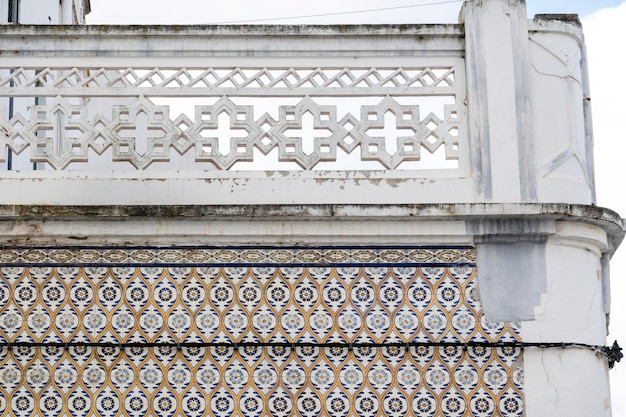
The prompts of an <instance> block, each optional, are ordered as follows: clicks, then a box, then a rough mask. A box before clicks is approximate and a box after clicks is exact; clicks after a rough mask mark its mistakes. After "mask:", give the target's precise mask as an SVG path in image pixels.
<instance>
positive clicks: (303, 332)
mask: <svg viewBox="0 0 626 417" xmlns="http://www.w3.org/2000/svg"><path fill="white" fill-rule="evenodd" d="M57 251H58V252H57ZM83 251H84V252H83ZM85 253H91V254H92V255H90V256H91V259H92V260H97V261H98V262H85V261H84V259H85V258H84V257H85V256H86V255H84V254H85ZM174 253H176V254H178V256H179V258H178V259H177V261H175V262H173V263H172V264H166V263H167V262H165V261H164V259H170V260H172V259H174V255H173V254H174ZM224 253H229V254H230V255H229V259H232V261H231V262H228V261H224V260H223V259H225V258H226V257H225V256H224V258H223V259H222V258H220V259H222V260H221V261H220V262H219V263H218V262H215V263H210V262H207V263H205V262H204V261H205V260H213V261H215V260H216V259H218V258H219V257H220V256H222V255H220V254H224ZM253 253H254V255H252V254H253ZM9 254H13V255H11V256H14V258H12V259H14V260H15V262H13V263H5V264H4V266H3V267H2V268H1V269H0V272H1V274H0V337H1V338H2V339H3V341H4V342H9V343H19V342H29V343H33V342H34V343H58V344H59V345H56V346H47V347H35V346H19V347H18V346H12V347H10V348H8V347H6V346H5V347H4V348H2V349H1V350H0V415H11V416H13V415H41V416H61V415H81V416H83V415H85V416H87V415H89V416H91V415H98V416H118V415H137V416H146V415H154V416H174V415H176V416H178V415H180V416H183V415H184V416H190V415H206V414H210V415H217V416H232V415H235V416H283V415H284V416H290V415H294V414H298V415H302V416H370V415H371V416H374V415H386V416H407V415H419V416H442V415H445V416H463V415H468V414H471V415H475V416H492V415H495V414H498V415H500V414H501V415H503V416H519V415H522V414H523V400H522V384H523V382H522V381H523V371H522V366H521V355H520V353H521V352H520V350H519V349H515V348H504V347H498V348H493V347H481V346H478V347H477V346H463V344H464V343H471V342H499V341H518V340H519V335H518V333H517V330H516V327H515V326H514V324H510V323H490V322H488V321H486V320H485V318H484V317H483V315H482V312H481V309H480V305H479V303H478V301H477V300H476V285H477V284H476V268H475V267H474V266H473V263H472V262H473V259H474V252H473V250H472V249H469V248H443V249H442V248H370V249H363V248H335V249H332V248H331V249H314V248H308V249H288V248H286V249H276V248H273V249H254V250H252V249H236V248H228V249H222V250H220V249H198V248H194V249H163V248H160V249H151V248H143V249H107V248H102V249H98V248H92V249H71V248H70V249H58V250H55V249H46V248H22V249H15V250H4V251H3V252H2V255H0V257H1V258H2V259H4V260H5V261H6V260H7V259H8V258H9ZM33 254H36V255H33ZM112 254H117V255H116V256H113V255H112ZM199 254H202V255H199ZM363 254H368V255H363ZM81 257H82V258H81ZM194 257H196V258H197V259H200V258H202V260H203V262H191V261H190V259H193V258H194ZM62 258H64V259H67V260H68V261H67V262H59V260H60V259H62ZM253 258H254V259H256V260H258V262H256V263H255V262H253ZM365 258H367V259H371V261H364V260H363V261H360V262H355V261H356V260H359V259H365ZM81 259H82V260H81ZM141 259H145V260H146V261H145V263H143V264H141V262H140V260H141ZM305 259H310V261H308V262H305V261H304V260H305ZM330 259H334V260H335V261H333V262H329V260H330ZM51 260H55V262H51ZM120 260H124V261H126V262H128V264H125V265H124V264H122V263H121V262H119V261H120ZM183 260H184V262H183ZM268 260H272V261H273V262H268ZM76 342H84V343H98V342H110V343H114V344H121V343H126V344H133V343H134V344H137V345H136V346H135V347H130V346H129V347H120V346H113V345H112V346H108V347H95V346H74V345H68V346H63V344H65V343H68V344H70V343H76ZM271 342H278V343H284V344H285V345H281V346H259V345H255V344H258V343H271ZM409 342H448V343H458V345H455V346H438V347H437V346H432V345H431V346H426V345H425V346H410V345H406V344H407V343H409ZM146 343H156V344H159V343H162V344H163V343H165V344H170V345H161V346H156V347H149V346H145V344H146ZM186 343H214V344H220V343H222V344H224V345H219V346H218V345H215V346H189V345H185V344H186ZM320 343H326V344H329V343H336V344H337V345H336V346H328V347H323V346H319V345H318V344H320ZM177 344H178V345H180V346H179V347H177V346H176V345H177ZM234 344H241V346H234ZM351 344H355V345H354V346H351ZM367 344H374V346H367Z"/></svg>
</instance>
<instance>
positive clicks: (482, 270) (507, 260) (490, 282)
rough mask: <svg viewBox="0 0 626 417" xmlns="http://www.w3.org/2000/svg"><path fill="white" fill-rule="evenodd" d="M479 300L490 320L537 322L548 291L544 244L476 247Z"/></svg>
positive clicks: (484, 244)
mask: <svg viewBox="0 0 626 417" xmlns="http://www.w3.org/2000/svg"><path fill="white" fill-rule="evenodd" d="M476 251H477V257H478V259H477V261H478V287H479V292H480V300H481V303H482V305H483V309H484V312H485V315H486V316H487V319H489V320H490V321H521V320H532V319H534V309H535V307H536V306H538V305H539V304H540V302H541V294H543V293H545V292H546V291H547V280H546V244H545V242H541V241H537V242H498V243H479V244H477V245H476Z"/></svg>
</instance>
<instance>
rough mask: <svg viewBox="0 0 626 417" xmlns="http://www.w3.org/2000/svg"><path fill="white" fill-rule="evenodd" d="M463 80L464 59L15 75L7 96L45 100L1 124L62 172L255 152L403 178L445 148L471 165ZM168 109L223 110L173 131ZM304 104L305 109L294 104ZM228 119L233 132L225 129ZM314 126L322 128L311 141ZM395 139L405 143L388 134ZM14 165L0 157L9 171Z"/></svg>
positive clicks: (9, 72) (175, 123)
mask: <svg viewBox="0 0 626 417" xmlns="http://www.w3.org/2000/svg"><path fill="white" fill-rule="evenodd" d="M463 68H464V62H463V61H462V60H460V59H448V60H447V61H446V63H445V64H444V65H439V66H437V67H429V66H410V67H380V68H349V67H344V68H332V67H331V68H320V67H303V68H293V67H292V68H284V67H276V68H272V67H257V68H255V67H246V68H240V67H236V68H186V67H183V68H163V67H159V68H153V67H148V68H140V67H138V68H133V67H130V68H102V67H89V66H88V65H87V66H81V68H76V67H54V68H51V67H37V68H35V67H30V68H24V67H15V68H4V69H3V71H0V72H2V74H0V88H4V89H5V90H6V91H5V96H6V97H30V98H33V97H43V98H45V100H44V101H39V102H38V103H39V104H37V105H34V106H30V115H27V114H20V113H19V112H17V113H16V114H12V115H11V117H10V118H9V119H7V120H1V121H0V129H2V130H3V132H4V135H2V136H1V137H0V150H2V149H5V148H6V149H10V150H11V151H12V152H14V153H15V154H20V153H22V152H23V151H24V150H25V149H27V148H29V150H30V160H31V161H32V162H40V163H46V164H47V166H49V167H50V168H52V169H58V170H61V169H66V168H67V167H68V166H69V165H71V164H72V163H78V162H82V163H84V162H88V158H89V153H90V151H93V152H95V153H96V154H98V155H102V154H103V153H104V152H105V151H107V150H111V162H128V163H129V165H130V166H132V167H134V168H135V169H137V170H144V169H147V168H148V167H150V166H151V165H152V164H153V163H158V162H168V161H170V158H171V155H173V154H174V153H173V152H172V151H176V153H177V154H180V155H184V154H187V152H189V153H190V154H191V153H194V154H195V161H196V162H199V163H200V162H208V163H210V164H211V165H212V166H213V167H214V168H216V169H218V170H229V169H231V168H232V169H235V168H234V166H235V164H237V163H238V162H253V161H254V155H255V151H258V152H260V153H262V154H263V155H268V154H269V153H270V152H272V151H274V150H275V151H276V153H277V163H282V162H288V163H291V165H290V168H289V169H293V164H294V163H295V164H296V165H297V166H299V169H302V170H311V169H314V168H315V167H316V166H317V165H318V164H319V163H320V162H336V161H337V159H338V150H340V151H342V152H344V153H345V154H352V155H355V158H354V159H355V160H357V159H358V158H357V157H358V156H360V159H361V161H371V162H376V163H378V165H379V166H380V169H388V170H393V169H397V168H399V167H400V165H401V164H402V163H404V162H411V161H420V160H421V154H422V152H424V151H425V152H427V153H429V154H434V153H435V152H436V151H438V150H439V149H440V148H443V152H442V154H443V155H444V156H445V160H446V161H457V162H458V163H459V165H466V164H465V162H466V161H460V159H461V157H462V155H463V154H464V153H465V152H466V148H467V143H466V142H467V138H466V134H465V129H464V126H465V121H464V120H463V119H464V117H463V111H462V109H463V106H462V105H461V103H462V101H463V98H464V96H465V88H464V85H463V83H462V82H460V77H459V76H458V74H459V71H462V69H463ZM108 93H110V94H111V96H122V97H124V100H123V104H122V103H116V104H113V103H115V102H114V101H107V100H104V101H98V100H99V99H100V98H101V97H107V96H109V94H108ZM164 97H173V98H187V97H212V98H217V99H218V100H217V102H216V103H215V104H213V105H208V106H207V105H202V106H195V108H194V110H193V111H189V113H192V114H181V115H180V116H178V117H177V118H175V119H173V118H170V116H169V112H170V108H169V106H168V105H156V104H154V102H153V101H152V100H153V99H159V98H164ZM237 97H245V98H250V97H255V98H260V99H257V101H255V102H254V105H239V104H236V103H235V102H233V100H232V99H233V98H235V99H236V98H237ZM268 97H269V98H272V99H283V103H280V102H278V105H276V104H272V105H271V106H274V108H271V106H270V105H269V104H268V103H269V101H267V100H264V99H265V98H268ZM323 97H326V98H331V99H332V98H335V97H341V98H352V100H358V99H354V98H355V97H373V98H377V99H378V100H379V102H378V104H372V105H364V106H360V108H354V109H353V110H352V111H339V110H338V106H336V105H322V104H320V103H318V101H317V100H320V98H323ZM401 97H414V98H419V97H436V98H442V97H445V98H448V101H447V102H448V104H440V105H439V108H438V109H437V110H434V111H435V112H438V114H439V116H437V115H435V114H434V113H432V112H429V113H428V114H426V115H422V116H425V117H422V116H420V112H419V110H420V107H419V106H418V105H406V104H400V103H399V102H398V98H401ZM84 99H87V101H84ZM294 99H296V100H299V101H298V102H297V103H296V104H294ZM321 100H323V99H321ZM326 101H328V100H326ZM248 102H250V101H249V100H248ZM89 103H91V105H90V104H89ZM90 106H91V107H90ZM268 106H270V107H268ZM255 108H256V110H257V112H258V114H259V116H257V117H254V110H255ZM272 112H275V113H276V114H277V115H278V116H272V115H270V113H272ZM88 113H89V114H88ZM92 113H95V114H92ZM224 114H225V115H227V116H228V117H227V120H226V121H224V119H222V120H221V121H220V117H219V116H223V115H224ZM304 116H306V117H312V118H313V122H312V129H311V135H309V134H308V133H309V131H308V130H306V129H305V126H304V124H305V122H304V120H303V117H304ZM387 116H391V119H389V120H387ZM192 119H193V120H192ZM389 130H396V131H400V132H402V133H399V134H398V135H399V136H395V137H394V136H390V135H391V134H388V133H386V134H385V136H384V137H381V136H380V134H379V133H377V132H383V131H384V132H388V131H389ZM224 131H229V133H224ZM294 132H301V133H300V134H298V133H294ZM309 136H311V137H309ZM357 148H359V150H358V151H355V149H357ZM353 151H355V152H354V153H353ZM357 154H358V155H357ZM4 158H5V157H4V152H0V162H2V161H4ZM203 167H205V168H206V165H204V166H203Z"/></svg>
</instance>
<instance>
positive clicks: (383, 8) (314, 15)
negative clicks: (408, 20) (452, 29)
mask: <svg viewBox="0 0 626 417" xmlns="http://www.w3.org/2000/svg"><path fill="white" fill-rule="evenodd" d="M463 1H464V0H444V1H435V2H431V3H422V4H412V5H408V6H395V7H382V8H379V9H365V10H352V11H347V12H334V13H320V14H308V15H299V16H284V17H271V18H264V19H250V20H230V21H223V22H213V23H211V24H213V25H229V24H237V23H254V22H269V21H272V20H289V19H306V18H308V17H325V16H339V15H346V14H357V13H371V12H383V11H387V10H398V9H410V8H415V7H426V6H437V5H440V4H448V3H461V2H463Z"/></svg>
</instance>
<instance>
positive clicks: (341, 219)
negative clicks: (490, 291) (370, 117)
mask: <svg viewBox="0 0 626 417" xmlns="http://www.w3.org/2000/svg"><path fill="white" fill-rule="evenodd" d="M482 219H485V220H487V219H488V220H489V221H494V220H495V219H502V220H522V221H529V220H533V221H534V220H537V221H539V220H540V221H550V222H556V221H567V222H579V223H585V224H590V225H593V226H596V227H598V228H600V229H602V230H604V231H605V232H606V234H607V236H608V239H609V242H610V243H611V244H610V248H611V249H610V250H611V251H613V250H614V249H615V248H617V246H619V244H620V243H621V241H622V239H623V237H624V227H623V223H622V219H621V218H620V216H619V215H618V214H617V213H615V212H614V211H611V210H608V209H605V208H601V207H596V206H588V205H573V204H559V203H554V204H539V203H537V204H483V203H473V204H345V205H342V204H307V205H145V206H141V205H131V206H107V205H98V206H96V205H93V206H76V205H68V206H63V205H0V237H2V238H3V240H4V241H5V242H7V243H8V244H23V243H24V242H26V241H28V242H30V243H32V242H34V241H38V240H39V241H42V242H48V243H50V242H54V243H59V242H60V241H59V238H62V239H61V241H64V242H68V241H69V242H74V243H76V242H77V241H82V240H89V241H90V243H91V244H94V241H93V239H91V238H95V237H100V238H103V239H105V240H106V242H109V243H112V241H111V239H112V238H115V239H114V240H115V241H116V242H121V243H124V244H128V243H129V242H131V241H133V239H134V238H136V239H141V243H146V239H150V238H151V237H152V238H155V239H156V238H162V239H168V237H171V238H172V239H173V240H172V241H176V242H178V241H179V240H180V239H183V238H185V239H188V241H189V242H190V244H191V243H193V244H197V243H198V242H200V241H202V240H203V239H204V241H206V240H207V239H209V238H212V239H217V238H220V237H222V238H225V236H227V235H228V236H235V235H236V236H239V237H240V238H241V239H243V240H244V241H246V239H248V238H251V236H258V237H263V239H262V240H265V239H267V240H268V241H271V239H276V238H279V241H277V242H275V243H281V242H285V241H286V240H289V239H290V238H291V241H292V242H293V241H294V240H295V241H297V242H300V241H301V242H305V241H307V239H314V240H317V241H324V239H326V241H327V242H328V243H334V242H337V241H341V242H346V241H347V240H350V239H352V240H353V241H355V242H361V244H364V243H365V241H364V240H362V239H376V240H377V241H381V240H382V241H386V242H389V243H393V242H394V239H399V240H402V241H412V242H418V241H421V240H423V239H427V240H429V239H430V240H432V241H436V239H441V238H444V241H445V242H451V241H454V242H465V243H471V242H472V241H473V239H474V234H475V233H479V234H480V232H479V231H475V230H474V231H472V228H471V226H469V225H471V224H475V222H476V221H480V220H482ZM181 225H184V227H181ZM251 228H255V229H258V230H251ZM63 236H64V237H63ZM107 236H108V237H109V239H106V237H107ZM192 236H193V237H192ZM46 237H48V239H47V238H46ZM68 239H69V240H68ZM247 242H248V244H254V243H257V242H259V240H247ZM103 243H105V242H104V241H102V242H100V244H103ZM371 243H376V242H371Z"/></svg>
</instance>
